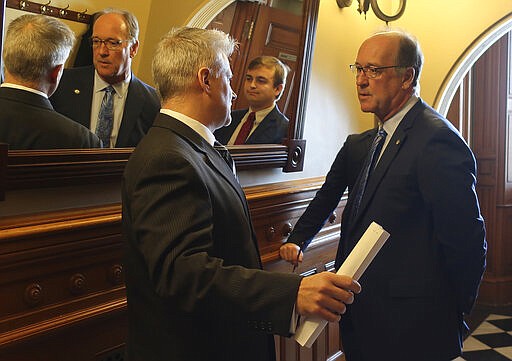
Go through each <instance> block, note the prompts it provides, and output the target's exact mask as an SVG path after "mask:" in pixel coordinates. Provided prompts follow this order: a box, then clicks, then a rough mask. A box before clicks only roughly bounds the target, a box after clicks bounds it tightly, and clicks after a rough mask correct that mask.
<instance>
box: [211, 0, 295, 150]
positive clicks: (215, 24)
mask: <svg viewBox="0 0 512 361" xmlns="http://www.w3.org/2000/svg"><path fill="white" fill-rule="evenodd" d="M303 5H304V2H303V1H299V0H288V1H284V0H280V1H272V2H270V4H269V5H267V4H259V3H255V2H241V1H237V2H233V3H232V4H230V5H229V6H227V7H226V8H225V9H224V10H222V11H221V12H220V13H219V14H218V15H217V16H216V17H215V18H214V19H213V20H212V22H211V23H210V24H209V25H208V26H207V27H208V28H217V29H221V30H223V31H224V32H227V33H229V34H231V36H232V37H233V38H235V39H237V41H238V42H239V52H237V53H235V54H234V56H233V57H232V59H231V64H232V69H233V79H232V82H231V84H232V87H233V90H234V91H235V93H236V94H237V95H238V98H237V99H236V100H235V101H234V102H233V110H237V112H235V113H234V117H233V123H234V124H232V125H231V126H230V127H229V129H222V130H219V131H218V132H217V133H216V135H218V136H220V139H219V137H218V139H219V141H221V142H222V143H224V144H229V145H232V144H239V143H235V140H236V135H237V134H238V132H239V131H240V128H241V124H239V123H242V122H244V123H245V122H246V121H247V119H248V118H249V116H248V112H247V111H244V112H242V113H241V112H240V111H239V110H247V108H249V106H250V107H251V109H252V110H256V111H257V113H256V126H254V127H253V130H252V132H251V133H250V136H249V138H248V139H247V141H246V144H255V143H282V138H287V136H288V134H287V133H288V132H286V133H285V134H284V135H283V136H282V137H281V136H280V135H281V134H276V133H279V132H280V126H279V125H280V123H281V124H282V123H283V120H284V119H285V117H286V118H287V119H295V116H296V110H297V109H296V107H294V106H293V104H294V102H293V101H291V100H292V99H293V98H297V96H298V85H299V84H298V82H296V81H295V78H296V73H297V68H298V60H299V53H300V51H301V44H300V38H301V28H302V14H303V10H304V9H303ZM260 56H272V57H275V58H277V59H278V61H280V62H282V63H284V64H285V65H286V67H287V68H288V70H289V71H288V76H287V77H286V78H285V79H284V87H283V89H282V90H281V91H278V92H277V93H278V94H280V97H279V99H278V101H277V102H276V103H277V104H276V106H277V111H272V112H271V113H270V114H268V115H267V114H266V113H268V110H269V109H267V111H266V112H265V111H262V112H259V110H262V109H264V108H268V107H271V106H273V103H272V102H271V103H269V104H264V105H263V107H259V109H258V106H257V103H256V102H259V103H261V102H262V99H261V97H263V96H265V94H264V92H265V88H264V87H261V89H259V88H260V87H259V86H258V83H257V82H253V83H252V84H250V83H247V82H246V81H245V80H246V74H247V72H248V71H251V70H252V71H257V72H258V73H259V72H260V71H261V70H260V69H258V68H260V66H254V65H255V64H252V65H251V62H252V61H253V60H254V59H256V58H257V57H260ZM260 65H261V64H260ZM261 68H263V70H265V68H267V69H269V70H270V71H271V72H272V71H274V69H280V66H276V65H271V64H265V66H263V67H261ZM251 75H256V74H251ZM258 75H260V74H258ZM270 75H271V74H270ZM279 83H280V82H279V81H278V82H277V84H275V87H277V86H279ZM276 90H277V89H276ZM248 91H249V93H248ZM258 98H259V99H258ZM255 108H256V109H255ZM271 109H272V108H271ZM281 112H282V113H283V114H284V117H283V116H282V114H281ZM262 113H263V114H262ZM241 116H244V117H243V119H240V117H241ZM240 120H242V122H240ZM270 121H272V122H273V126H269V124H268V123H269V122H270ZM245 124H247V123H245ZM254 128H255V129H254ZM263 128H266V129H267V130H268V131H265V130H266V129H263ZM286 128H287V127H286ZM233 133H234V134H233ZM271 133H274V134H273V135H272V134H271ZM229 137H231V139H229ZM226 138H227V139H226ZM277 139H279V140H277ZM265 140H269V141H265ZM228 141H229V142H228Z"/></svg>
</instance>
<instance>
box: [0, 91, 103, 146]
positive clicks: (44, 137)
mask: <svg viewBox="0 0 512 361" xmlns="http://www.w3.org/2000/svg"><path fill="white" fill-rule="evenodd" d="M0 109H2V111H1V112H0V142H5V143H8V144H9V149H11V150H26V149H60V148H99V147H100V146H101V143H100V140H99V139H98V137H97V136H96V135H95V134H93V133H91V132H90V131H89V129H87V128H85V127H83V126H82V125H80V124H78V123H76V122H74V121H72V120H71V119H69V118H67V117H65V116H64V115H62V114H59V113H57V112H56V111H55V110H53V108H52V105H51V104H50V102H49V101H48V99H46V98H45V97H43V96H41V95H38V94H35V93H31V92H28V91H25V90H19V89H13V88H7V87H4V88H0Z"/></svg>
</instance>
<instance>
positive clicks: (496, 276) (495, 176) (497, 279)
mask: <svg viewBox="0 0 512 361" xmlns="http://www.w3.org/2000/svg"><path fill="white" fill-rule="evenodd" d="M508 44H509V36H508V35H506V36H504V37H503V38H501V39H500V40H498V41H497V42H496V43H495V44H493V45H492V46H491V47H490V48H489V49H488V50H487V51H486V53H485V54H483V55H482V57H481V58H480V59H479V60H478V61H477V62H476V63H475V65H474V66H473V69H472V70H471V76H472V96H471V99H470V101H469V104H468V105H466V108H467V109H468V110H469V111H470V112H471V116H470V118H471V119H472V123H471V126H472V131H471V145H472V148H473V150H474V152H475V156H476V158H477V164H478V183H477V193H478V195H479V199H480V203H481V210H482V215H483V216H484V218H485V221H486V230H487V242H488V256H487V270H486V273H485V275H484V280H483V282H482V285H481V287H480V294H479V298H478V302H479V303H482V304H489V305H507V304H511V303H512V267H510V263H511V256H510V255H511V254H512V253H511V252H510V251H512V250H511V249H510V248H511V246H510V243H511V242H510V241H511V238H510V235H509V234H510V231H507V229H509V228H510V226H507V225H510V223H507V221H510V220H507V216H506V210H507V209H509V208H510V206H511V205H512V204H511V202H510V200H508V197H507V196H506V194H507V188H508V187H509V186H508V180H507V174H506V163H507V158H508V157H509V153H510V146H511V142H512V139H511V138H510V137H508V136H507V129H508V125H507V114H506V112H507V96H506V95H507V94H510V91H509V90H508V89H507V86H508V84H509V83H510V81H509V79H508V78H509V75H507V74H510V73H509V71H510V70H509V69H508V64H509V61H510V60H509V58H510V48H509V46H508ZM507 234H508V235H507Z"/></svg>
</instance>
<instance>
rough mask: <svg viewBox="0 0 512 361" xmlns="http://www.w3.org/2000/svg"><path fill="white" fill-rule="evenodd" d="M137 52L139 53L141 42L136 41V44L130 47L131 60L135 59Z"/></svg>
mask: <svg viewBox="0 0 512 361" xmlns="http://www.w3.org/2000/svg"><path fill="white" fill-rule="evenodd" d="M137 51H139V41H138V40H135V42H134V43H133V44H132V45H131V46H130V58H132V59H133V58H135V55H137Z"/></svg>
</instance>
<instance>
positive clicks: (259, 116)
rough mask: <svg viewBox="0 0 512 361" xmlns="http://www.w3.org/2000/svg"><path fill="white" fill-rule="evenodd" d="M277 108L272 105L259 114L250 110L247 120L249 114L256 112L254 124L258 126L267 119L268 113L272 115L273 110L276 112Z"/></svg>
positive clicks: (259, 111)
mask: <svg viewBox="0 0 512 361" xmlns="http://www.w3.org/2000/svg"><path fill="white" fill-rule="evenodd" d="M275 107H276V105H275V104H272V105H271V106H270V107H268V108H265V109H261V110H258V111H257V112H254V110H252V109H251V108H249V111H248V112H247V114H246V116H245V118H246V119H247V117H248V116H249V113H251V112H254V116H255V118H254V123H255V124H256V125H257V124H259V123H261V122H262V120H263V119H265V117H266V116H267V115H268V113H270V112H271V111H272V110H274V108H275Z"/></svg>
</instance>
